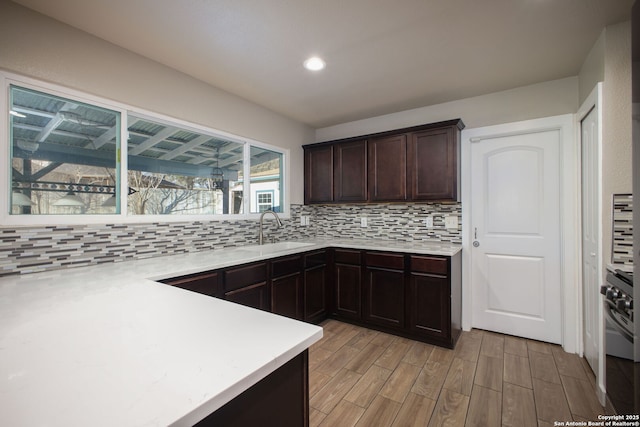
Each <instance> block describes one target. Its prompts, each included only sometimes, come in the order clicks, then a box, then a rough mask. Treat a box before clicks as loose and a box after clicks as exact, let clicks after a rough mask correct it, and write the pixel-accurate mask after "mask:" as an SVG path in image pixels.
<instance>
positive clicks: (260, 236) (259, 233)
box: [258, 210, 284, 245]
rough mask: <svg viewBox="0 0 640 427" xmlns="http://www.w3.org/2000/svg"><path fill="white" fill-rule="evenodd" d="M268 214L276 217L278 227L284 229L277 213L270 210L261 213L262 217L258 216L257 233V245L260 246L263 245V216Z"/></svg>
mask: <svg viewBox="0 0 640 427" xmlns="http://www.w3.org/2000/svg"><path fill="white" fill-rule="evenodd" d="M268 213H270V214H273V216H274V217H276V221H277V222H278V227H284V224H283V223H282V221H280V217H279V216H278V214H277V213H275V212H274V211H272V210H266V211H264V212H262V215H260V231H259V232H258V243H259V244H260V245H262V244H264V232H263V229H262V226H263V219H264V216H265V214H268Z"/></svg>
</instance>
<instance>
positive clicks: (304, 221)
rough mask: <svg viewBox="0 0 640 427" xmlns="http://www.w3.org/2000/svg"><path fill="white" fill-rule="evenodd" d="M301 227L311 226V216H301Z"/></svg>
mask: <svg viewBox="0 0 640 427" xmlns="http://www.w3.org/2000/svg"><path fill="white" fill-rule="evenodd" d="M300 225H302V226H307V225H309V215H301V216H300Z"/></svg>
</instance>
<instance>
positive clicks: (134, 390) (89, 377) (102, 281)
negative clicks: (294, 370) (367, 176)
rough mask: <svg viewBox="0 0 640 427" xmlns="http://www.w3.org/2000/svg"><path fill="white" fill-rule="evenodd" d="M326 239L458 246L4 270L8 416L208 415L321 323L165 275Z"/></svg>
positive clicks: (142, 419) (18, 420)
mask: <svg viewBox="0 0 640 427" xmlns="http://www.w3.org/2000/svg"><path fill="white" fill-rule="evenodd" d="M383 242H384V243H383ZM325 247H348V248H355V249H375V250H380V249H383V250H391V251H402V252H412V253H423V254H433V255H450V256H451V255H455V254H456V253H457V252H458V251H459V245H452V244H446V243H445V244H443V243H439V242H434V243H430V242H427V244H425V243H419V244H417V243H402V242H395V243H393V244H390V243H389V242H387V241H371V240H363V241H357V240H344V241H343V240H308V241H296V242H281V243H276V244H267V245H263V246H244V247H234V248H226V249H220V250H213V251H206V252H195V253H189V254H180V255H170V256H162V257H155V258H149V259H142V260H135V261H127V262H118V263H109V264H101V265H98V266H91V267H81V268H72V269H66V270H56V271H51V272H45V273H34V274H26V275H22V276H8V277H4V278H1V279H0V370H2V374H3V375H2V378H1V379H0V405H1V406H2V410H0V424H1V425H12V426H21V425H25V426H27V425H28V426H31V425H50V426H73V425H83V426H84V425H93V426H99V425H105V426H107V425H108V426H112V425H118V426H154V425H158V426H160V425H180V426H181V425H192V424H194V423H196V422H198V421H199V420H201V419H202V418H204V417H205V416H206V415H208V414H210V413H212V412H214V411H215V410H217V409H219V408H220V407H222V406H223V405H224V404H225V403H227V402H229V401H230V400H232V399H233V398H235V397H236V396H238V395H239V394H240V393H242V392H243V391H244V390H246V389H247V388H249V387H251V386H252V385H253V384H255V383H257V382H258V381H259V380H261V379H262V378H264V377H266V376H267V375H269V374H270V373H272V372H273V371H275V370H276V369H277V368H279V367H281V366H282V365H284V364H285V363H286V362H287V361H289V360H290V359H292V358H293V357H294V356H296V355H297V354H299V353H300V352H302V351H304V350H305V349H307V348H308V347H309V346H311V345H312V344H313V343H314V342H316V341H318V340H319V339H320V338H321V337H322V328H320V327H318V326H314V325H310V324H307V323H303V322H299V321H296V320H292V319H288V318H285V317H281V316H278V315H275V314H271V313H267V312H264V311H260V310H256V309H252V308H248V307H244V306H241V305H238V304H234V303H231V302H228V301H223V300H220V299H216V298H211V297H208V296H204V295H199V294H196V293H193V292H189V291H186V290H183V289H179V288H176V287H172V286H167V285H163V284H159V283H157V282H156V280H159V279H163V278H168V277H176V276H179V275H184V274H191V273H195V272H200V271H206V270H211V269H217V268H223V267H226V266H231V265H238V264H242V263H246V262H252V261H259V260H261V259H268V258H273V257H277V256H283V255H287V254H292V253H297V252H306V251H310V250H314V249H322V248H325Z"/></svg>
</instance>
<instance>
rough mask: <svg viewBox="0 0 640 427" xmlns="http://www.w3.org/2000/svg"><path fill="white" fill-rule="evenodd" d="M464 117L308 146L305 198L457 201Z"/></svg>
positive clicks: (313, 200)
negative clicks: (462, 118) (461, 133)
mask: <svg viewBox="0 0 640 427" xmlns="http://www.w3.org/2000/svg"><path fill="white" fill-rule="evenodd" d="M463 128H464V123H462V120H460V119H455V120H449V121H446V122H438V123H432V124H428V125H422V126H415V127H411V128H405V129H398V130H393V131H387V132H381V133H377V134H372V135H363V136H358V137H354V138H347V139H342V140H338V141H329V142H324V143H318V144H312V145H306V146H304V147H303V148H304V155H305V157H304V158H305V174H304V179H305V185H304V188H305V194H304V197H305V203H307V204H314V203H346V202H371V203H378V202H406V201H457V200H458V198H459V196H460V191H459V185H460V179H459V174H460V167H459V155H460V131H461V130H462V129H463Z"/></svg>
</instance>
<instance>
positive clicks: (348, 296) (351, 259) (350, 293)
mask: <svg viewBox="0 0 640 427" xmlns="http://www.w3.org/2000/svg"><path fill="white" fill-rule="evenodd" d="M333 280H334V292H335V312H336V314H337V315H338V316H340V317H343V318H346V319H353V320H360V319H361V318H362V293H361V287H362V284H361V283H362V268H361V264H360V251H355V250H346V249H336V250H335V251H334V268H333Z"/></svg>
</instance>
